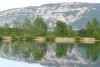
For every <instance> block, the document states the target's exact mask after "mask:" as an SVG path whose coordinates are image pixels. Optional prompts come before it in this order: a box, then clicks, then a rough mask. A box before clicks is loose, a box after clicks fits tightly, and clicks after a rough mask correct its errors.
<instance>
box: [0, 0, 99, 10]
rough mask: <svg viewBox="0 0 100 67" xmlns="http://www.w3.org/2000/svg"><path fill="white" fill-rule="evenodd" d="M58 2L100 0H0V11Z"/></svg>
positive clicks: (95, 0) (97, 1)
mask: <svg viewBox="0 0 100 67" xmlns="http://www.w3.org/2000/svg"><path fill="white" fill-rule="evenodd" d="M59 2H92V3H100V0H0V11H2V10H6V9H11V8H19V7H26V6H39V5H42V4H46V3H59Z"/></svg>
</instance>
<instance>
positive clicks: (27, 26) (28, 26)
mask: <svg viewBox="0 0 100 67" xmlns="http://www.w3.org/2000/svg"><path fill="white" fill-rule="evenodd" d="M22 27H23V28H24V29H25V30H27V31H30V30H31V29H32V22H31V20H30V19H28V18H26V19H25V20H24V24H23V26H22Z"/></svg>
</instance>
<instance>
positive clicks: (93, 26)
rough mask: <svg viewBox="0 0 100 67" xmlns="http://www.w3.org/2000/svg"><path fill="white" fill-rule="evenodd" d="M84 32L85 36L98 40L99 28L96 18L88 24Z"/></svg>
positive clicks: (99, 36)
mask: <svg viewBox="0 0 100 67" xmlns="http://www.w3.org/2000/svg"><path fill="white" fill-rule="evenodd" d="M86 32H87V33H86V35H87V36H90V37H95V38H100V35H99V34H100V26H99V21H98V20H97V19H96V18H94V19H93V20H92V21H91V22H90V21H89V22H88V24H87V26H86Z"/></svg>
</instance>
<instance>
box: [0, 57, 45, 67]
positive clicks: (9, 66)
mask: <svg viewBox="0 0 100 67" xmlns="http://www.w3.org/2000/svg"><path fill="white" fill-rule="evenodd" d="M0 67H47V66H42V65H40V64H38V63H34V64H29V63H25V62H17V61H12V60H8V59H4V58H1V57H0Z"/></svg>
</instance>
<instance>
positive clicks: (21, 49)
mask: <svg viewBox="0 0 100 67" xmlns="http://www.w3.org/2000/svg"><path fill="white" fill-rule="evenodd" d="M0 56H1V57H3V58H6V59H11V60H15V61H24V62H28V63H40V64H43V65H46V66H49V67H66V66H77V67H99V65H100V43H99V42H97V43H95V44H82V43H52V42H45V43H38V42H34V41H15V42H7V41H2V42H0Z"/></svg>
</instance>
